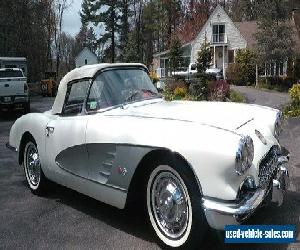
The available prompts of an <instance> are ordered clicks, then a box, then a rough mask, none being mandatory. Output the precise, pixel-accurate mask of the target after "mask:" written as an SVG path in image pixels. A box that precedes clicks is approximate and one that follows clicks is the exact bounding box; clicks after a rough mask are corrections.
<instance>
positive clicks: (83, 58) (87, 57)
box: [75, 47, 98, 68]
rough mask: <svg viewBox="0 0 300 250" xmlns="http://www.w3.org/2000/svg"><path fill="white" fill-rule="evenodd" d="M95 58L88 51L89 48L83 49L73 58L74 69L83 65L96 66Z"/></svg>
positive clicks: (96, 59)
mask: <svg viewBox="0 0 300 250" xmlns="http://www.w3.org/2000/svg"><path fill="white" fill-rule="evenodd" d="M97 63H98V58H97V56H96V55H95V54H94V53H93V52H92V51H90V49H89V48H87V47H84V48H83V50H82V51H81V52H80V53H79V54H78V55H77V56H76V57H75V65H76V68H79V67H81V66H84V65H90V64H97Z"/></svg>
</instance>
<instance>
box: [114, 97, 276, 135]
mask: <svg viewBox="0 0 300 250" xmlns="http://www.w3.org/2000/svg"><path fill="white" fill-rule="evenodd" d="M266 109H269V110H272V111H274V110H273V109H271V108H268V107H263V106H258V105H249V104H239V103H230V102H226V103H225V102H191V101H172V102H168V101H155V102H152V103H149V102H141V103H136V104H131V105H127V106H125V107H124V109H119V110H114V111H113V112H111V113H110V115H117V116H132V117H138V118H155V119H167V120H177V121H186V122H197V123H201V124H204V125H209V126H214V127H218V128H222V129H227V130H231V131H234V130H237V129H239V128H241V127H242V126H243V125H245V124H247V123H248V122H250V121H252V120H254V119H256V118H258V117H260V116H261V115H265V114H266V112H265V111H266Z"/></svg>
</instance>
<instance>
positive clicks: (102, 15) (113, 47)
mask: <svg viewBox="0 0 300 250" xmlns="http://www.w3.org/2000/svg"><path fill="white" fill-rule="evenodd" d="M120 3H121V2H120V0H85V1H84V2H83V4H84V6H83V7H84V9H83V10H82V12H81V18H82V20H83V21H84V22H88V21H90V22H92V23H94V24H95V25H99V24H103V25H104V32H103V34H102V35H101V38H100V39H99V41H98V42H99V43H105V44H107V47H106V49H105V57H104V58H105V59H106V60H108V61H110V62H112V63H113V62H115V59H116V54H117V47H118V34H119V30H120V29H119V28H120V26H119V21H120V18H121V16H120V7H121V4H120Z"/></svg>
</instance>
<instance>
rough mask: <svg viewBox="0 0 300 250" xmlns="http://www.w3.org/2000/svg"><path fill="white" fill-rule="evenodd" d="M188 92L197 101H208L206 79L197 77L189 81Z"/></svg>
mask: <svg viewBox="0 0 300 250" xmlns="http://www.w3.org/2000/svg"><path fill="white" fill-rule="evenodd" d="M189 91H190V93H191V95H192V96H194V97H195V99H196V100H197V101H201V100H208V80H207V78H206V77H204V76H203V77H201V76H200V77H198V78H194V79H192V80H191V84H190V87H189Z"/></svg>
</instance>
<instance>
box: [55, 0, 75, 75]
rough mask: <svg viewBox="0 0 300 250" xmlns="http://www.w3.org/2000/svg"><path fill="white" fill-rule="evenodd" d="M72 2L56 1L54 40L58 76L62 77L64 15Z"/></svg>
mask: <svg viewBox="0 0 300 250" xmlns="http://www.w3.org/2000/svg"><path fill="white" fill-rule="evenodd" d="M71 4H72V0H56V2H55V24H56V26H55V30H54V42H55V54H56V74H57V78H60V77H61V76H62V75H59V67H60V58H61V42H60V41H61V35H62V23H63V16H64V13H65V11H66V9H68V8H69V7H70V5H71Z"/></svg>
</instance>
